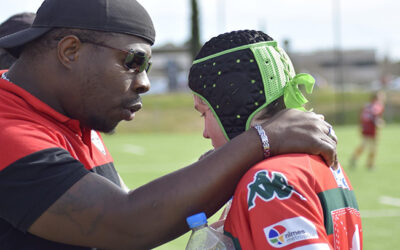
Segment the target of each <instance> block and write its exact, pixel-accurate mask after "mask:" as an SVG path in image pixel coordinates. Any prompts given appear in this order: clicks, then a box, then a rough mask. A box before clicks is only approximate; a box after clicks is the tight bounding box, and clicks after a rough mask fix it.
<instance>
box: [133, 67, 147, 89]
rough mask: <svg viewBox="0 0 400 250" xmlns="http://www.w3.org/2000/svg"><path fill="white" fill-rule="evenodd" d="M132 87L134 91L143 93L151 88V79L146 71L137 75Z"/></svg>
mask: <svg viewBox="0 0 400 250" xmlns="http://www.w3.org/2000/svg"><path fill="white" fill-rule="evenodd" d="M132 88H133V91H134V92H135V93H138V94H143V93H146V92H147V91H149V90H150V80H149V77H148V76H147V72H146V71H143V72H142V73H139V74H137V75H136V76H135V78H134V82H133V84H132Z"/></svg>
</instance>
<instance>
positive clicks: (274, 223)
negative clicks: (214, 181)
mask: <svg viewBox="0 0 400 250" xmlns="http://www.w3.org/2000/svg"><path fill="white" fill-rule="evenodd" d="M307 164H309V162H308V158H307V157H301V156H298V157H296V156H291V157H287V156H285V157H273V158H270V159H269V160H267V161H264V162H262V163H260V164H258V165H256V166H254V167H253V168H252V169H250V170H249V171H248V172H247V173H246V174H245V176H244V177H243V178H242V179H241V181H240V183H239V185H238V186H237V188H236V191H235V194H234V197H233V203H232V207H231V210H230V212H229V214H228V217H227V220H226V222H225V226H224V230H225V233H226V234H227V235H229V236H230V237H231V238H232V239H233V241H234V243H235V246H236V249H276V248H279V249H294V248H297V247H304V248H302V249H330V245H329V239H328V237H327V235H326V232H325V228H324V216H323V211H322V208H321V205H320V202H319V200H318V197H317V195H316V193H315V190H314V177H313V175H312V172H311V171H308V170H309V169H310V168H309V167H308V166H307ZM323 167H326V166H323Z"/></svg>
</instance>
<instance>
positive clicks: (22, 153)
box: [0, 71, 120, 250]
mask: <svg viewBox="0 0 400 250" xmlns="http://www.w3.org/2000/svg"><path fill="white" fill-rule="evenodd" d="M2 73H4V71H3V72H0V75H1V74H2ZM89 172H94V173H97V174H99V175H101V176H103V177H105V178H107V179H109V180H110V181H112V182H113V183H115V184H116V185H118V186H120V181H119V177H118V174H117V172H116V170H115V168H114V164H113V160H112V157H111V156H110V153H109V152H108V150H107V148H106V147H105V146H104V144H103V140H102V138H101V136H100V134H99V133H98V132H97V131H93V130H91V129H88V128H83V127H82V126H81V125H80V123H79V121H77V120H72V119H70V118H68V117H66V116H64V115H62V114H60V113H58V112H57V111H55V110H54V109H52V108H51V107H49V106H48V105H47V104H45V103H43V102H42V101H40V100H39V99H37V98H36V97H34V96H33V95H31V94H30V93H28V92H27V91H25V90H24V89H22V88H20V87H18V86H17V85H15V84H13V83H11V82H8V81H6V80H4V79H0V201H1V202H0V249H2V250H7V249H29V250H36V249H38V250H39V249H40V250H46V249H57V250H59V249H88V248H81V247H74V246H69V245H64V244H59V243H55V242H50V241H47V240H45V239H42V238H39V237H36V236H34V235H32V234H30V233H28V232H27V230H28V228H29V227H30V226H31V225H32V224H33V222H35V220H36V219H37V218H38V217H39V216H40V215H41V214H42V213H43V212H44V211H46V210H47V209H48V208H49V207H50V206H51V205H52V204H53V203H54V202H55V201H56V200H57V199H58V198H59V197H60V196H61V195H62V194H63V193H64V192H66V191H67V190H68V189H69V188H70V187H71V186H72V185H73V184H75V183H76V182H77V181H79V180H80V179H81V178H82V177H83V176H85V175H86V174H87V173H89Z"/></svg>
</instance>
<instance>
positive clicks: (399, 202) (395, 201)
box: [379, 196, 400, 207]
mask: <svg viewBox="0 0 400 250" xmlns="http://www.w3.org/2000/svg"><path fill="white" fill-rule="evenodd" d="M379 203H381V204H385V205H391V206H395V207H400V199H399V198H394V197H389V196H381V197H379Z"/></svg>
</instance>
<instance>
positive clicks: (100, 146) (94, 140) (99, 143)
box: [90, 130, 106, 155]
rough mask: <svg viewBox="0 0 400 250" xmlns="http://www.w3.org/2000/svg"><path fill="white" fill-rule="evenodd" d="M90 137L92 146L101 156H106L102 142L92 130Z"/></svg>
mask: <svg viewBox="0 0 400 250" xmlns="http://www.w3.org/2000/svg"><path fill="white" fill-rule="evenodd" d="M90 137H91V138H92V143H93V145H95V146H96V148H97V149H98V150H99V151H100V152H101V153H102V154H103V155H106V149H105V148H104V145H103V142H102V141H101V139H100V137H99V135H98V134H97V132H96V131H94V130H92V132H91V134H90Z"/></svg>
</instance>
